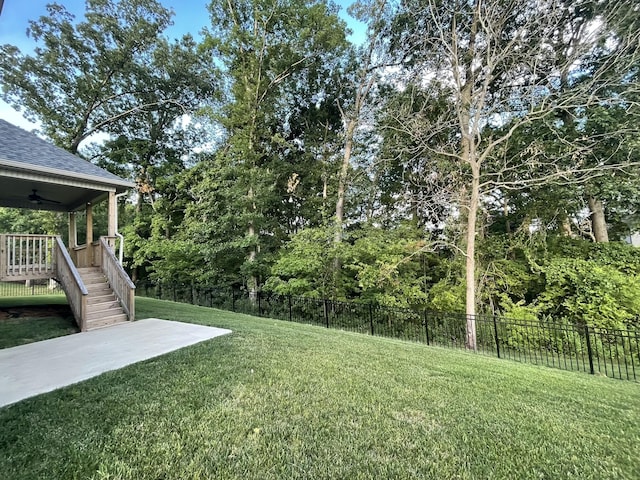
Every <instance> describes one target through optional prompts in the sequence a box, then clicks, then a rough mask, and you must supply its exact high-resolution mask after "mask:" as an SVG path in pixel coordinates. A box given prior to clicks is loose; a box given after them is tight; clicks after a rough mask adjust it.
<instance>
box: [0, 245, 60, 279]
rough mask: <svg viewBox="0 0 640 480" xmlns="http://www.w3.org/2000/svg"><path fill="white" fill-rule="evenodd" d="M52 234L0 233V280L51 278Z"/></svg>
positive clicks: (52, 269) (53, 269)
mask: <svg viewBox="0 0 640 480" xmlns="http://www.w3.org/2000/svg"><path fill="white" fill-rule="evenodd" d="M55 244H56V237H55V236H54V235H27V234H18V235H15V234H3V235H0V280H7V281H19V280H36V279H45V278H51V277H53V276H54V273H55Z"/></svg>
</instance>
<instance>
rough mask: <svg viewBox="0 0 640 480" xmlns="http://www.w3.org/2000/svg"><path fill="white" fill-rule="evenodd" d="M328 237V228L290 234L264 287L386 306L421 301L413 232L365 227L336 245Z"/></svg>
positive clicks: (420, 262)
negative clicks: (289, 239)
mask: <svg viewBox="0 0 640 480" xmlns="http://www.w3.org/2000/svg"><path fill="white" fill-rule="evenodd" d="M334 236H335V228H334V227H321V228H313V229H305V230H303V231H302V232H300V233H299V234H297V235H294V236H293V238H292V240H291V242H289V243H288V245H287V247H286V248H285V250H284V251H283V252H282V254H281V255H280V257H279V259H278V260H277V262H276V263H275V264H274V266H273V268H272V269H271V275H272V276H271V277H270V278H269V279H268V281H267V283H266V285H265V288H267V289H270V290H273V291H275V292H277V293H282V294H293V295H310V296H314V297H322V296H325V297H331V298H338V299H347V298H358V299H360V300H363V301H368V302H373V303H377V304H380V305H387V306H399V307H407V306H410V305H416V304H421V303H424V301H425V299H426V292H425V281H426V278H425V272H424V262H425V259H424V257H423V256H424V254H423V252H422V248H423V247H424V242H423V241H422V240H421V239H420V238H419V235H418V234H417V232H416V231H415V230H412V229H410V228H409V227H403V228H399V229H396V230H391V231H388V230H383V229H380V228H374V227H366V228H362V229H356V230H354V231H352V232H350V233H349V234H348V235H347V237H346V238H345V239H344V240H343V241H342V242H341V243H340V244H336V243H335V242H334ZM336 259H337V260H338V261H339V262H340V267H341V268H340V269H336Z"/></svg>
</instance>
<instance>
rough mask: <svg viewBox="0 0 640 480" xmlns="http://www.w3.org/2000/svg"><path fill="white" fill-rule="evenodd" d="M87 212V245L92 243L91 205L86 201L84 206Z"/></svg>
mask: <svg viewBox="0 0 640 480" xmlns="http://www.w3.org/2000/svg"><path fill="white" fill-rule="evenodd" d="M86 212H87V239H86V242H85V243H86V244H87V247H88V246H89V245H91V244H92V243H93V206H92V205H91V204H90V203H87V206H86Z"/></svg>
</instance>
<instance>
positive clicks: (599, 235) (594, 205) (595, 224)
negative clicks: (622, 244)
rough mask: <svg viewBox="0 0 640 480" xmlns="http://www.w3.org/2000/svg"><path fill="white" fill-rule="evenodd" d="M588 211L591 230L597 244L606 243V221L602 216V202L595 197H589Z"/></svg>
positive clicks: (607, 235)
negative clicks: (589, 211)
mask: <svg viewBox="0 0 640 480" xmlns="http://www.w3.org/2000/svg"><path fill="white" fill-rule="evenodd" d="M589 210H591V229H592V230H593V236H594V237H595V239H596V242H597V243H608V242H609V233H608V232H607V219H606V218H605V216H604V207H603V206H602V202H601V201H600V200H598V199H597V198H595V197H589Z"/></svg>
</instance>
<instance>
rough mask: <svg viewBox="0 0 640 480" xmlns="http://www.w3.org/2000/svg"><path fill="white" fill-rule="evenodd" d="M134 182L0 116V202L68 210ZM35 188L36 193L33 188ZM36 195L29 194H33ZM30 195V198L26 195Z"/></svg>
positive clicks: (62, 210) (81, 206)
mask: <svg viewBox="0 0 640 480" xmlns="http://www.w3.org/2000/svg"><path fill="white" fill-rule="evenodd" d="M133 186H134V185H133V184H132V183H131V182H129V181H127V180H124V179H122V178H120V177H117V176H116V175H113V174H111V173H109V172H107V171H106V170H104V169H102V168H99V167H97V166H95V165H93V164H91V163H90V162H88V161H86V160H84V159H82V158H80V157H78V156H75V155H72V154H71V153H69V152H67V151H66V150H63V149H61V148H58V147H56V146H54V145H52V144H50V143H48V142H46V141H44V140H42V139H41V138H39V137H38V136H37V135H35V134H33V133H30V132H27V131H25V130H22V129H21V128H18V127H16V126H15V125H12V124H10V123H8V122H6V121H4V120H0V206H2V207H12V208H29V209H36V210H54V211H60V212H72V211H75V210H79V209H81V208H83V207H84V205H85V204H86V203H88V202H90V203H96V202H98V201H100V200H102V199H103V198H104V197H105V196H106V195H107V194H108V192H116V193H121V192H124V191H126V190H127V189H128V188H131V187H133ZM34 190H35V192H34ZM34 193H35V195H37V196H38V197H40V198H39V199H38V198H37V197H36V198H33V195H34ZM30 195H31V196H32V198H30Z"/></svg>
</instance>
